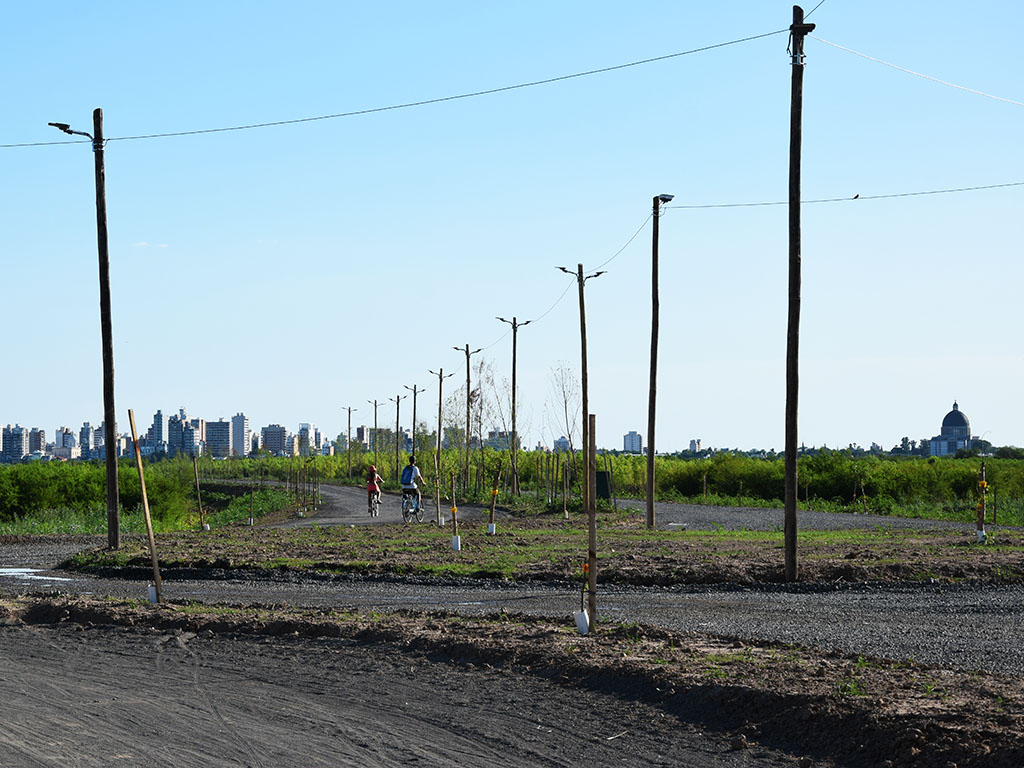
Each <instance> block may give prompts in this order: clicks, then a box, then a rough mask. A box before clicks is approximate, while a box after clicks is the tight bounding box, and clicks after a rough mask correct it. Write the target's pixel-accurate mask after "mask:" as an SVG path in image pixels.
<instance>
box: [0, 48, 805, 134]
mask: <svg viewBox="0 0 1024 768" xmlns="http://www.w3.org/2000/svg"><path fill="white" fill-rule="evenodd" d="M788 31H789V30H788V28H787V29H778V30H775V31H774V32H764V33H762V34H760V35H751V36H750V37H742V38H739V39H737V40H728V41H726V42H724V43H714V44H713V45H705V46H702V47H700V48H692V49H690V50H688V51H679V52H678V53H669V54H666V55H664V56H654V57H652V58H649V59H640V60H639V61H631V62H629V63H627V64H615V65H613V66H610V67H601V68H599V69H589V70H587V71H585V72H575V73H573V74H571V75H559V76H557V77H548V78H545V79H543V80H532V81H530V82H526V83H517V84H515V85H505V86H501V87H499V88H488V89H486V90H482V91H472V92H470V93H460V94H457V95H454V96H440V97H438V98H436V99H422V100H420V101H409V102H405V103H403V104H391V105H389V106H386V107H371V108H369V109H358V110H353V111H351V112H338V113H336V114H333V115H318V116H317V117H299V118H295V119H292V120H274V121H271V122H266V123H250V124H248V125H235V126H230V127H227V128H203V129H198V130H192V131H175V132H170V133H148V134H141V135H138V136H114V137H110V138H108V139H107V141H135V140H138V139H164V138H169V137H172V136H196V135H199V134H204V133H225V132H227V131H247V130H250V129H253V128H272V127H276V126H281V125H296V124H298V123H312V122H316V121H318V120H336V119H339V118H343V117H360V116H363V115H372V114H376V113H378V112H390V111H394V110H398V109H410V108H412V107H425V106H428V105H430V104H441V103H444V102H447V101H458V100H460V99H471V98H475V97H477V96H490V95H492V94H496V93H505V92H507V91H516V90H521V89H523V88H533V87H536V86H538V85H550V84H551V83H559V82H562V81H565V80H574V79H576V78H580V77H590V76H591V75H602V74H605V73H607V72H615V71H617V70H620V69H629V68H630V67H639V66H641V65H643V64H653V63H655V62H659V61H667V60H669V59H676V58H679V57H680V56H690V55H691V54H694V53H704V52H706V51H712V50H714V49H716V48H725V47H727V46H730V45H738V44H739V43H748V42H750V41H752V40H760V39H761V38H763V37H771V36H772V35H778V34H781V33H782V32H788ZM81 143H83V142H81V141H38V142H31V143H24V144H0V149H11V148H14V147H47V146H54V145H57V144H81Z"/></svg>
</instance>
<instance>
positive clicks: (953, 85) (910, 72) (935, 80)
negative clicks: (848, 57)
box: [807, 35, 1024, 107]
mask: <svg viewBox="0 0 1024 768" xmlns="http://www.w3.org/2000/svg"><path fill="white" fill-rule="evenodd" d="M807 36H808V37H811V38H814V39H815V40H817V41H818V42H819V43H824V44H825V45H831V46H832V47H833V48H838V49H839V50H840V51H846V52H847V53H852V54H853V55H854V56H860V57H861V58H862V59H867V60H868V61H874V62H877V63H879V64H884V65H885V66H887V67H892V68H893V69H898V70H899V71H900V72H906V73H907V74H908V75H913V76H914V77H921V78H924V79H925V80H931V81H932V82H933V83H938V84H939V85H946V86H949V87H950V88H956V89H957V90H960V91H967V92H968V93H973V94H976V95H978V96H984V97H985V98H986V99H994V100H995V101H1003V102H1006V103H1007V104H1015V105H1016V106H1018V107H1024V102H1021V101H1014V100H1013V99H1004V98H1003V97H1002V96H993V95H992V94H991V93H985V92H984V91H976V90H975V89H973V88H967V87H966V86H963V85H957V84H956V83H950V82H947V81H946V80H940V79H939V78H937V77H932V76H931V75H923V74H921V73H920V72H915V71H914V70H912V69H907V68H906V67H901V66H899V65H897V64H890V63H889V62H888V61H882V60H881V59H876V58H875V57H874V56H868V55H867V54H866V53H860V52H859V51H855V50H853V49H852V48H845V47H843V46H841V45H838V44H836V43H830V42H829V41H828V40H822V39H821V38H820V37H815V36H814V35H807Z"/></svg>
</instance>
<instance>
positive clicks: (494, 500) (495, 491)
mask: <svg viewBox="0 0 1024 768" xmlns="http://www.w3.org/2000/svg"><path fill="white" fill-rule="evenodd" d="M500 480H501V464H500V463H499V464H498V471H497V472H495V473H494V487H493V488H492V489H491V517H490V519H489V520H488V522H489V523H490V524H491V525H494V506H495V505H496V504H497V503H498V482H499V481H500ZM514 485H515V481H514V480H513V486H514Z"/></svg>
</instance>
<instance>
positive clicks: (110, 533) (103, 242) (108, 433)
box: [50, 109, 121, 549]
mask: <svg viewBox="0 0 1024 768" xmlns="http://www.w3.org/2000/svg"><path fill="white" fill-rule="evenodd" d="M50 125H52V126H53V127H54V128H57V129H58V130H61V131H64V133H67V134H70V135H72V136H85V137H86V138H88V139H90V140H91V141H92V151H93V157H94V159H95V166H96V244H97V250H98V252H99V270H100V333H101V336H102V347H103V440H104V443H105V444H106V449H105V450H106V467H107V546H108V547H110V549H120V547H121V512H120V498H119V495H118V489H117V417H116V415H115V411H114V341H113V331H112V329H111V320H110V256H109V252H108V250H107V192H106V174H105V170H104V165H103V145H104V143H105V142H104V139H103V110H102V109H95V110H93V113H92V125H93V133H92V135H89V134H88V133H83V132H82V131H73V130H71V126H70V125H68V124H67V123H50Z"/></svg>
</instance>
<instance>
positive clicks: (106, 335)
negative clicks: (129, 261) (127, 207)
mask: <svg viewBox="0 0 1024 768" xmlns="http://www.w3.org/2000/svg"><path fill="white" fill-rule="evenodd" d="M92 127H93V135H92V150H93V158H94V160H95V166H96V245H97V250H98V252H99V271H100V333H101V336H102V345H103V441H104V443H105V451H106V468H107V546H109V547H110V548H111V549H119V548H120V547H121V502H120V495H119V491H118V485H117V415H116V413H115V411H114V334H113V322H112V320H111V314H110V254H109V251H108V248H107V181H106V170H105V166H104V160H103V144H104V140H103V110H102V109H96V110H93V113H92Z"/></svg>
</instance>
